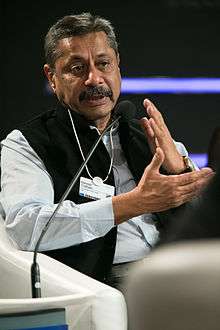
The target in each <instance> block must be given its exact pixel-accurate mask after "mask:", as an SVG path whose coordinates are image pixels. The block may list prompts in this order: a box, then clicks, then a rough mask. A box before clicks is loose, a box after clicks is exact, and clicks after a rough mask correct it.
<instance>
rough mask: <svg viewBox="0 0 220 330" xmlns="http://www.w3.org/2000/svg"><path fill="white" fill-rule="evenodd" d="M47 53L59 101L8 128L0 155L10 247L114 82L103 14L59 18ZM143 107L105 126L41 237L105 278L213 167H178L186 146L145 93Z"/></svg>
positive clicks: (117, 80)
mask: <svg viewBox="0 0 220 330" xmlns="http://www.w3.org/2000/svg"><path fill="white" fill-rule="evenodd" d="M45 54H46V61H47V64H45V66H44V72H45V74H46V76H47V78H48V81H49V83H50V86H51V88H52V89H53V92H54V94H55V95H56V97H57V99H58V101H59V102H58V106H57V108H56V109H55V110H54V111H48V112H46V113H44V114H41V115H40V116H38V117H37V118H35V119H33V120H32V121H30V122H28V123H27V124H25V125H24V126H22V127H20V128H19V129H18V130H14V131H13V132H12V133H10V134H9V135H8V136H7V138H6V139H5V140H4V141H3V142H2V155H1V162H2V192H1V203H2V206H3V209H4V212H5V221H6V222H5V223H6V229H7V232H8V235H9V236H10V238H11V239H12V241H14V242H15V244H16V245H17V246H18V248H20V249H22V250H31V251H32V250H33V249H34V248H35V246H36V243H37V241H38V239H39V236H40V233H41V232H42V230H43V228H44V226H45V224H46V223H47V221H48V219H49V217H50V216H51V214H52V212H53V210H54V209H55V207H56V205H57V203H58V202H59V200H60V198H61V196H62V195H63V193H64V191H65V190H66V188H67V186H68V184H69V183H70V181H71V179H72V177H73V176H74V174H75V173H76V172H77V170H78V168H79V167H80V165H81V164H82V162H83V159H85V157H86V155H87V154H88V152H89V150H90V148H91V146H92V145H93V143H94V141H96V140H97V138H98V136H99V134H100V133H101V132H103V130H104V129H105V128H106V127H107V126H108V124H109V123H110V122H111V119H112V118H111V117H112V113H114V108H115V105H116V103H117V100H118V97H119V94H120V85H121V76H120V69H119V53H118V46H117V41H116V38H115V34H114V31H113V28H112V26H111V24H110V23H109V22H108V21H107V20H105V19H103V18H100V17H94V16H92V15H91V14H89V13H84V14H81V15H71V16H66V17H64V18H62V19H61V20H59V21H58V22H57V23H56V24H54V25H53V26H52V27H51V29H50V30H49V32H48V33H47V36H46V39H45ZM144 107H145V108H146V112H147V114H148V116H149V119H147V118H144V119H142V120H141V125H142V127H141V126H140V123H139V121H137V120H135V119H132V120H127V121H120V120H119V124H116V125H115V126H113V128H112V129H111V130H110V132H107V133H106V134H105V135H104V137H103V141H101V142H100V143H99V145H98V147H97V149H96V151H95V152H94V154H93V156H92V157H91V159H90V161H89V162H88V164H87V167H86V168H85V170H84V171H83V172H82V174H81V177H80V180H78V181H77V183H76V185H75V186H74V187H73V189H72V191H71V192H70V193H69V195H68V198H67V199H66V200H65V201H64V202H63V203H62V205H61V207H60V209H59V210H58V212H57V214H56V215H55V217H54V219H53V221H52V222H51V224H50V226H49V228H48V230H47V232H46V234H45V235H44V238H43V239H42V242H41V244H40V251H44V253H46V254H48V255H50V256H52V257H54V258H56V259H58V260H60V261H62V262H64V263H66V264H67V265H69V266H71V267H74V268H75V269H78V270H79V271H81V272H83V273H85V274H88V275H89V276H92V277H94V278H96V279H98V280H100V281H104V282H106V283H108V284H110V285H113V286H117V285H118V283H117V281H118V279H117V276H119V277H121V276H122V277H123V275H124V273H126V269H127V268H126V267H127V264H129V263H130V262H132V261H137V260H140V259H142V258H143V257H145V256H146V255H147V254H148V253H149V251H150V249H151V247H152V246H153V245H154V244H155V243H156V242H157V239H158V234H159V232H158V229H157V227H158V228H159V227H161V226H165V225H166V221H167V219H168V216H169V212H162V211H166V210H169V209H174V210H173V211H172V212H175V208H176V207H178V206H180V205H182V204H184V203H186V202H187V201H190V200H191V199H192V198H193V197H194V196H196V195H197V194H198V193H199V191H200V190H201V188H202V187H203V186H204V185H205V184H206V182H207V181H208V180H209V179H210V177H211V176H212V171H211V170H210V169H202V170H201V171H192V172H189V173H185V172H188V170H189V168H188V167H187V166H186V163H185V158H184V157H183V156H186V155H187V153H186V150H185V148H184V146H183V145H182V144H178V143H174V141H173V140H172V138H171V136H170V133H169V131H168V129H167V127H166V125H165V123H164V121H163V118H162V115H161V114H160V112H159V111H158V110H157V109H156V107H155V106H154V105H153V104H152V103H151V102H150V101H149V100H148V99H145V100H144ZM144 132H145V133H144ZM181 154H182V155H181ZM182 173H184V174H182ZM170 174H171V175H170ZM179 174H180V175H179ZM103 196H104V197H105V196H106V198H100V197H103ZM109 196H110V197H109ZM158 212H159V213H158ZM116 241H117V242H116ZM112 263H114V265H116V266H114V267H112ZM124 270H125V271H124ZM117 273H119V274H117ZM114 276H115V277H116V278H115V277H114ZM119 282H120V279H119ZM119 285H120V283H119Z"/></svg>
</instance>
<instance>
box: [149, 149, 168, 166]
mask: <svg viewBox="0 0 220 330" xmlns="http://www.w3.org/2000/svg"><path fill="white" fill-rule="evenodd" d="M164 157H165V156H164V153H163V150H162V149H161V148H159V147H157V148H156V151H155V154H154V156H153V158H152V161H151V163H150V164H149V165H148V167H147V169H148V170H152V171H158V172H159V169H160V167H161V165H162V164H163V161H164Z"/></svg>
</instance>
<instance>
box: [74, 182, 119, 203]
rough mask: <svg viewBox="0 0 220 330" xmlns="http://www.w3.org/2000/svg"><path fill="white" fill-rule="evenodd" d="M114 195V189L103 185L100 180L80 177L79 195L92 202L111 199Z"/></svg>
mask: <svg viewBox="0 0 220 330" xmlns="http://www.w3.org/2000/svg"><path fill="white" fill-rule="evenodd" d="M114 194H115V187H113V186H111V185H109V184H105V183H103V182H102V180H101V179H100V180H91V179H88V178H84V177H81V178H80V185H79V195H80V196H83V197H87V198H91V199H94V200H97V199H103V198H107V197H112V196H114Z"/></svg>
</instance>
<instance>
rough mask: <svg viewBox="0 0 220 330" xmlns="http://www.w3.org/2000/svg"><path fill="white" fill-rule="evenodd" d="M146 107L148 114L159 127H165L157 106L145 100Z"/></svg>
mask: <svg viewBox="0 0 220 330" xmlns="http://www.w3.org/2000/svg"><path fill="white" fill-rule="evenodd" d="M143 104H144V107H145V108H146V110H147V114H148V116H149V117H150V118H153V119H154V120H155V122H156V123H157V125H159V126H161V125H165V122H164V119H163V116H162V114H161V113H160V111H159V110H158V109H157V108H156V106H155V105H154V104H153V103H152V102H151V101H150V100H148V99H144V102H143Z"/></svg>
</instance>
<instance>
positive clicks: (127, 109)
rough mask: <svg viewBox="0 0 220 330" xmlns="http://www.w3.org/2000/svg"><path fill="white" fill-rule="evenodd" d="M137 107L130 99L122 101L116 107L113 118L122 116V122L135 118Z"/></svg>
mask: <svg viewBox="0 0 220 330" xmlns="http://www.w3.org/2000/svg"><path fill="white" fill-rule="evenodd" d="M136 111H137V110H136V107H135V105H134V103H132V102H131V101H128V100H124V101H121V102H120V103H118V105H117V106H116V107H115V110H114V113H113V119H114V118H117V117H119V116H120V122H121V123H124V122H128V121H129V120H131V119H133V118H135V115H136Z"/></svg>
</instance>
